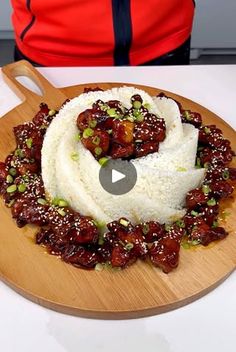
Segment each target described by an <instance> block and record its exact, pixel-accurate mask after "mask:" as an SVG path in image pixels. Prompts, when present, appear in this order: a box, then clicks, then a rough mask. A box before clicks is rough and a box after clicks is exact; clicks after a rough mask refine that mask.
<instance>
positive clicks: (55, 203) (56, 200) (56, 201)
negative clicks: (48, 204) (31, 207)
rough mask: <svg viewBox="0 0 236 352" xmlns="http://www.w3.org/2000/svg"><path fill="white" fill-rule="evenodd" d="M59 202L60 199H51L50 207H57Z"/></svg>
mask: <svg viewBox="0 0 236 352" xmlns="http://www.w3.org/2000/svg"><path fill="white" fill-rule="evenodd" d="M59 200H60V198H57V197H56V198H53V200H52V205H55V206H57V205H58V202H59Z"/></svg>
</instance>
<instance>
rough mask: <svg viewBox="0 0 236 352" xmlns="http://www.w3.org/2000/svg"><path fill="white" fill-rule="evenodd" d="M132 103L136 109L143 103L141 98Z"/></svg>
mask: <svg viewBox="0 0 236 352" xmlns="http://www.w3.org/2000/svg"><path fill="white" fill-rule="evenodd" d="M132 105H133V107H134V108H135V109H140V108H141V106H142V103H141V101H139V100H135V101H134V102H133V104H132Z"/></svg>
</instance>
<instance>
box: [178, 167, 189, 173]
mask: <svg viewBox="0 0 236 352" xmlns="http://www.w3.org/2000/svg"><path fill="white" fill-rule="evenodd" d="M177 171H180V172H184V171H187V169H186V168H185V167H182V166H179V167H178V168H177Z"/></svg>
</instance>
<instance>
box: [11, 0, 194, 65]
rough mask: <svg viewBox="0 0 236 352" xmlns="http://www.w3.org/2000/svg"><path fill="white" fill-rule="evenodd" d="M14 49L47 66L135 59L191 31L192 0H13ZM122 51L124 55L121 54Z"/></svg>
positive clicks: (157, 52)
mask: <svg viewBox="0 0 236 352" xmlns="http://www.w3.org/2000/svg"><path fill="white" fill-rule="evenodd" d="M12 4H13V8H14V12H13V24H14V28H15V32H16V41H17V45H18V47H19V49H20V50H21V51H22V52H23V53H24V54H25V55H26V56H28V57H30V58H31V59H32V60H33V61H36V62H39V63H41V64H42V65H47V66H52V65H55V66H60V65H62V66H67V65H71V66H87V65H102V66H103V65H113V64H118V65H119V64H132V65H137V64H141V63H143V62H145V61H149V60H151V59H153V58H154V57H158V56H161V55H163V54H165V53H167V52H168V51H170V50H173V49H175V48H176V47H178V46H179V45H181V44H182V43H183V42H184V41H185V40H186V39H187V38H188V37H189V35H190V33H191V29H192V20H193V13H194V1H193V0H147V1H143V0H113V1H112V0H93V1H88V0H77V1H75V0H67V1H65V0H47V1H45V0H12ZM122 55H123V57H122Z"/></svg>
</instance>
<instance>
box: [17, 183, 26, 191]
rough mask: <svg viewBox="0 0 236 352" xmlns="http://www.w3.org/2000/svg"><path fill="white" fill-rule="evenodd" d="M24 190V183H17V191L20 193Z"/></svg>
mask: <svg viewBox="0 0 236 352" xmlns="http://www.w3.org/2000/svg"><path fill="white" fill-rule="evenodd" d="M25 190H26V185H25V184H24V183H21V184H20V185H18V191H19V192H20V193H23V192H25Z"/></svg>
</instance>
